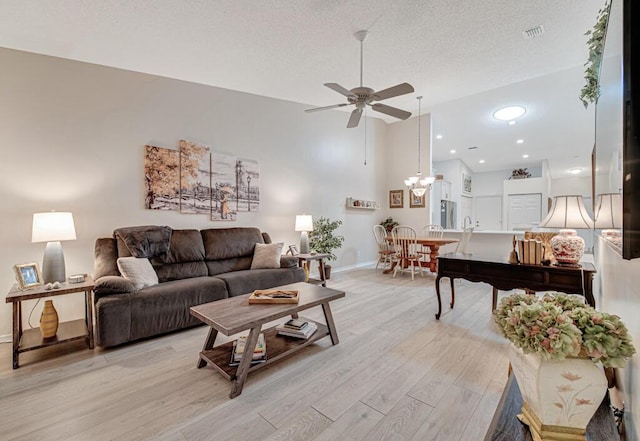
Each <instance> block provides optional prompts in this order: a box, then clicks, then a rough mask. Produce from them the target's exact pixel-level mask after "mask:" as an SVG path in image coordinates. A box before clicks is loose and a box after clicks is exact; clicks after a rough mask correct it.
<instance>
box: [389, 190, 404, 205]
mask: <svg viewBox="0 0 640 441" xmlns="http://www.w3.org/2000/svg"><path fill="white" fill-rule="evenodd" d="M403 207H404V190H389V208H403Z"/></svg>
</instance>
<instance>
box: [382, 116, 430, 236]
mask: <svg viewBox="0 0 640 441" xmlns="http://www.w3.org/2000/svg"><path fill="white" fill-rule="evenodd" d="M420 118H421V122H420V130H421V134H420V141H421V144H422V145H421V150H420V172H421V173H422V176H425V177H426V176H430V175H431V168H430V165H429V162H430V161H429V150H430V146H429V139H430V138H431V136H430V133H429V131H430V126H431V121H430V119H431V115H430V114H425V115H422V116H420ZM386 128H387V137H386V146H387V147H386V166H385V167H386V168H385V169H386V173H387V187H388V189H389V190H403V192H404V208H388V207H389V196H388V194H387V196H386V200H385V201H384V204H382V206H384V207H387V210H386V211H385V213H387V214H388V215H389V216H391V217H393V218H394V219H395V220H396V221H398V222H400V223H401V224H402V225H409V226H412V227H414V228H416V229H417V230H421V229H422V227H423V226H424V225H426V224H428V223H429V198H428V196H429V192H427V193H426V196H427V198H426V200H425V206H424V207H421V208H410V204H409V197H410V196H409V191H408V190H407V187H406V186H405V185H404V180H405V179H407V178H408V177H410V176H414V175H415V174H416V172H417V171H418V118H417V117H415V118H410V119H408V120H406V121H399V122H397V123H393V124H389V125H388V126H387V127H386ZM387 193H388V192H387Z"/></svg>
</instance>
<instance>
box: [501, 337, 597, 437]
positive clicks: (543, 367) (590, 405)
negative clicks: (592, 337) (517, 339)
mask: <svg viewBox="0 0 640 441" xmlns="http://www.w3.org/2000/svg"><path fill="white" fill-rule="evenodd" d="M509 360H510V361H511V367H512V369H513V373H514V375H515V377H516V381H517V382H518V387H519V388H520V392H521V393H522V403H523V404H522V414H520V415H518V418H519V419H520V420H521V421H522V422H523V423H525V424H526V425H528V426H529V429H530V430H531V433H532V435H533V438H534V439H537V440H540V439H542V440H585V439H586V438H585V433H586V428H587V424H589V421H590V420H591V417H593V415H594V414H595V412H596V410H597V409H598V407H599V406H600V403H601V402H602V399H603V398H604V395H605V393H606V391H607V378H606V376H605V374H604V369H603V368H602V366H600V365H598V364H596V363H594V362H593V361H591V360H590V359H589V358H580V357H575V358H567V359H564V360H544V359H542V358H541V357H540V356H539V355H537V354H524V353H523V352H522V350H520V349H519V348H516V347H515V346H513V345H510V351H509Z"/></svg>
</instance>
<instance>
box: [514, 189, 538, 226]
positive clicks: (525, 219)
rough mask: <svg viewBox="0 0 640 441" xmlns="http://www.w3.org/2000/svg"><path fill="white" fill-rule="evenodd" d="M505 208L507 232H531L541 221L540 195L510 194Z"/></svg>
mask: <svg viewBox="0 0 640 441" xmlns="http://www.w3.org/2000/svg"><path fill="white" fill-rule="evenodd" d="M507 207H508V208H507V229H508V230H520V231H524V230H531V229H532V228H533V227H534V226H535V225H537V224H538V223H539V222H540V220H541V219H540V215H541V213H542V211H541V207H542V195H541V194H540V193H531V194H510V195H509V197H508V202H507Z"/></svg>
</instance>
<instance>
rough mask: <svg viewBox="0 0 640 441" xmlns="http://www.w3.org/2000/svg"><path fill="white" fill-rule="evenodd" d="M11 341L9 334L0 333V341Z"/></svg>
mask: <svg viewBox="0 0 640 441" xmlns="http://www.w3.org/2000/svg"><path fill="white" fill-rule="evenodd" d="M12 341H13V338H12V337H11V334H5V335H0V343H11V342H12Z"/></svg>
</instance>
